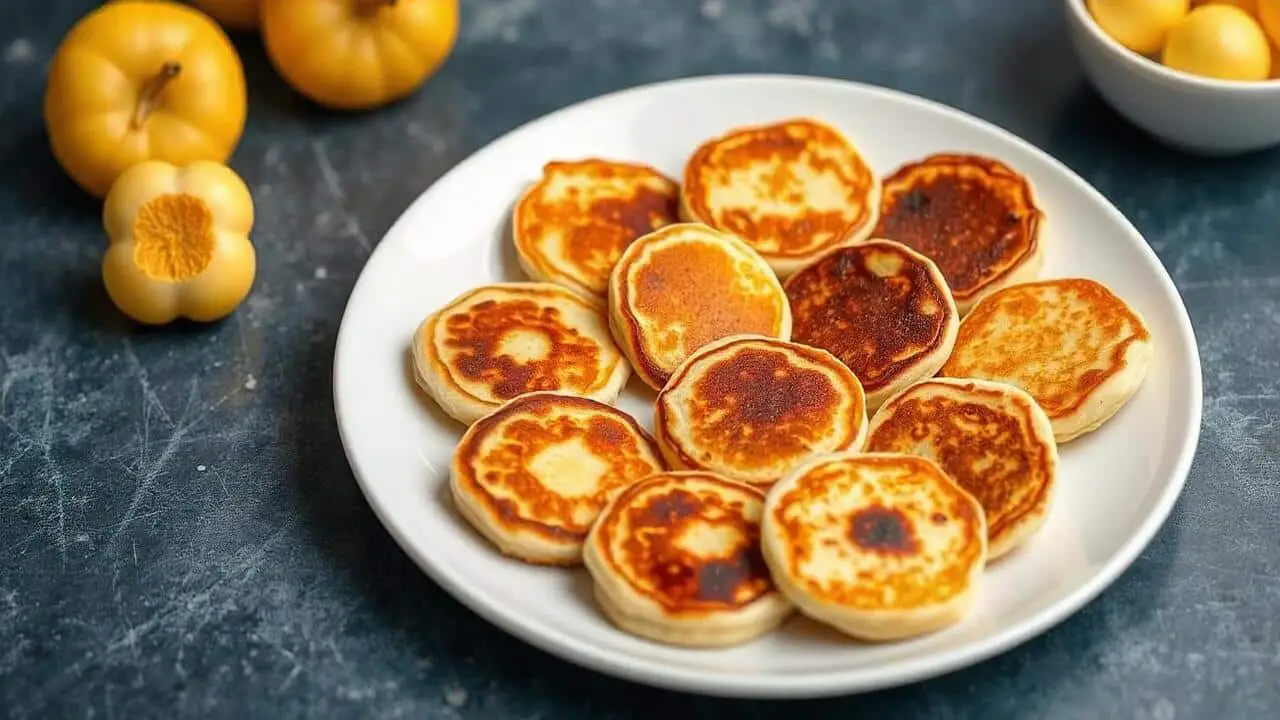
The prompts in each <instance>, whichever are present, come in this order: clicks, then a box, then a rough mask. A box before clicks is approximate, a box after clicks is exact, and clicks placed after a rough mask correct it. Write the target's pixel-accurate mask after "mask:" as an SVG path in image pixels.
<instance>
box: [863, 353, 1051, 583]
mask: <svg viewBox="0 0 1280 720" xmlns="http://www.w3.org/2000/svg"><path fill="white" fill-rule="evenodd" d="M866 451H867V452H888V453H907V454H910V455H919V456H921V457H925V458H928V459H930V460H932V461H934V462H936V463H938V466H939V467H941V468H942V470H943V472H945V473H946V474H947V476H948V477H950V478H951V479H952V480H954V481H955V482H957V483H959V484H960V487H962V488H964V489H965V490H966V491H968V492H969V494H970V495H973V496H974V497H975V498H977V500H978V502H979V503H981V504H982V510H983V514H984V515H985V516H986V520H987V560H988V562H989V561H991V560H994V559H995V558H998V557H1000V556H1002V555H1004V554H1005V553H1008V552H1009V551H1011V550H1013V549H1014V548H1015V547H1017V546H1018V545H1020V544H1021V543H1023V542H1024V541H1026V540H1027V539H1028V538H1030V537H1031V536H1032V535H1034V534H1035V533H1036V531H1038V530H1039V529H1040V527H1041V526H1042V525H1043V524H1044V520H1045V517H1046V516H1047V515H1048V513H1049V506H1050V503H1051V502H1052V500H1053V492H1054V489H1055V487H1056V486H1057V477H1058V446H1057V443H1056V442H1054V439H1053V426H1052V425H1051V424H1050V423H1049V418H1048V417H1047V416H1046V415H1045V414H1044V411H1043V410H1041V409H1040V406H1039V405H1037V404H1036V401H1035V399H1034V398H1032V397H1031V396H1030V395H1028V394H1027V393H1026V392H1024V391H1023V390H1020V389H1018V388H1016V387H1014V386H1012V385H1006V384H1004V383H997V382H991V381H989V380H976V379H973V378H963V379H958V378H931V379H928V380H921V381H920V382H918V383H916V384H915V385H912V386H911V387H909V388H907V389H906V390H904V391H902V392H901V393H899V394H897V395H895V396H893V397H892V398H889V400H888V402H886V403H885V404H884V405H881V406H880V410H879V411H877V412H876V414H875V417H873V418H872V419H871V429H870V430H869V431H868V435H867V444H866Z"/></svg>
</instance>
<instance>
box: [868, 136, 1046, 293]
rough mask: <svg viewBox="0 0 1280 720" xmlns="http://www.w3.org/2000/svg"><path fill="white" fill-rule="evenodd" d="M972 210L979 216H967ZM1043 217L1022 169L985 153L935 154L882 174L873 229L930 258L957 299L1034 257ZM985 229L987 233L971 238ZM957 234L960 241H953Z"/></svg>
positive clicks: (976, 290) (1012, 270)
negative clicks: (961, 180) (966, 178)
mask: <svg viewBox="0 0 1280 720" xmlns="http://www.w3.org/2000/svg"><path fill="white" fill-rule="evenodd" d="M962 174H963V175H973V174H976V175H977V176H978V177H976V178H970V179H971V180H973V182H972V183H966V184H962V183H959V182H957V179H958V178H959V177H961V175H962ZM975 212H980V213H982V215H983V217H981V218H980V219H979V220H977V221H974V222H967V223H966V222H964V221H965V219H966V218H968V217H969V215H970V214H971V213H975ZM1043 221H1044V212H1043V211H1042V210H1041V209H1040V208H1039V207H1038V206H1037V205H1036V199H1035V193H1034V191H1033V188H1032V186H1031V183H1030V181H1028V180H1027V178H1026V177H1025V176H1024V175H1022V174H1021V173H1019V172H1017V171H1016V170H1014V169H1013V168H1011V167H1009V166H1008V165H1006V164H1004V163H1002V162H1000V161H999V160H996V159H994V158H990V157H987V156H983V155H975V154H960V153H938V154H934V155H929V156H927V157H925V158H923V159H921V160H918V161H915V162H909V163H906V164H904V165H902V166H901V167H900V168H898V169H897V170H895V171H894V172H893V173H892V174H891V175H889V176H888V177H886V178H884V180H883V181H882V182H881V190H880V213H879V219H878V221H877V223H876V228H875V230H873V231H872V234H873V235H875V236H876V237H887V238H891V239H893V240H896V241H898V242H900V243H902V244H904V245H906V246H908V247H911V248H913V249H915V250H917V251H919V252H920V253H922V254H924V255H925V256H927V257H929V258H930V259H931V260H933V261H934V262H935V263H936V264H937V265H938V269H939V270H941V271H942V274H943V276H944V277H945V278H946V279H947V285H948V286H949V287H950V288H951V293H952V295H953V296H954V297H955V298H956V300H958V301H966V300H968V299H970V298H972V297H974V296H975V295H977V294H978V293H980V292H982V291H983V290H984V289H985V288H987V287H989V286H991V285H992V284H994V283H998V282H1000V281H1001V280H1003V279H1004V278H1005V277H1007V276H1008V275H1009V274H1011V273H1013V272H1014V271H1016V270H1017V269H1018V267H1019V266H1020V265H1022V263H1023V262H1024V261H1025V260H1027V259H1028V258H1031V257H1034V256H1035V254H1036V252H1037V251H1038V248H1039V243H1040V238H1039V236H1040V232H1039V231H1040V225H1041V224H1042V223H1043ZM957 225H961V227H957ZM982 230H986V231H988V232H989V233H990V237H985V236H984V237H977V238H976V239H975V236H976V235H977V234H978V233H980V232H981V231H982ZM957 235H959V236H960V237H962V241H961V242H959V243H956V244H952V242H953V240H954V239H955V238H956V237H957ZM993 269H994V270H995V273H994V274H989V273H991V271H992V270H993ZM988 274H989V275H988Z"/></svg>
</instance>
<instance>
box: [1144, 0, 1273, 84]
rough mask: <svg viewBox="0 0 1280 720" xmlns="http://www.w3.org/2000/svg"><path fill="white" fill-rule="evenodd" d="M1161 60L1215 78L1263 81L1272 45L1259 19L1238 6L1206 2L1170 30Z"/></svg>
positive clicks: (1265, 76)
mask: <svg viewBox="0 0 1280 720" xmlns="http://www.w3.org/2000/svg"><path fill="white" fill-rule="evenodd" d="M1160 60H1161V62H1163V63H1164V64H1165V65H1168V66H1169V67H1171V68H1174V69H1175V70H1181V71H1183V72H1188V73H1192V74H1194V75H1201V76H1203V77H1209V78H1216V79H1218V80H1265V79H1267V77H1268V76H1269V75H1270V74H1271V46H1270V44H1268V43H1267V35H1266V33H1264V32H1263V31H1262V27H1261V26H1259V25H1258V22H1257V21H1256V20H1254V19H1253V18H1252V17H1250V16H1249V14H1248V13H1246V12H1245V11H1243V10H1241V9H1240V8H1235V7H1231V6H1230V5H1206V6H1204V7H1199V8H1196V9H1195V10H1192V11H1191V12H1190V13H1188V14H1187V17H1186V18H1185V19H1183V21H1182V22H1180V23H1178V24H1177V25H1175V26H1174V27H1173V29H1172V30H1170V31H1169V39H1168V41H1167V42H1166V43H1165V46H1164V54H1163V55H1162V56H1161V58H1160Z"/></svg>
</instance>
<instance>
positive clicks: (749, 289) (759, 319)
mask: <svg viewBox="0 0 1280 720" xmlns="http://www.w3.org/2000/svg"><path fill="white" fill-rule="evenodd" d="M609 321H610V329H611V330H612V331H613V336H614V338H615V339H616V340H617V342H618V345H619V346H620V347H621V348H622V351H623V352H624V353H625V354H626V356H627V359H628V360H630V361H631V365H632V367H633V368H634V369H635V372H636V374H637V375H639V376H640V378H641V379H642V380H644V382H645V383H646V384H647V385H649V387H651V388H653V389H655V390H661V389H662V386H663V385H665V384H666V382H667V378H668V377H670V375H671V373H672V372H674V371H675V369H676V368H677V367H678V366H679V365H680V363H682V362H684V360H685V358H687V357H688V356H689V355H690V354H692V353H693V352H694V351H695V350H697V349H698V348H700V347H702V346H703V345H706V344H707V343H709V342H711V341H713V340H719V339H720V338H723V337H728V336H729V335H738V334H754V335H767V336H770V337H778V338H782V339H784V340H785V339H787V338H788V337H789V336H790V334H791V309H790V307H789V305H788V303H787V296H786V293H784V292H783V291H782V285H781V284H780V283H779V282H778V279H777V277H776V276H775V275H774V274H773V271H772V270H770V269H769V266H768V265H766V264H765V262H764V260H762V259H761V258H760V256H759V255H758V254H756V252H755V251H754V250H752V249H751V248H750V247H749V246H748V245H747V244H746V243H744V242H743V241H742V240H740V239H738V238H736V237H734V236H733V235H730V234H729V233H724V232H720V231H718V230H714V229H712V228H710V227H707V226H706V225H701V224H698V223H676V224H673V225H667V226H666V227H663V228H661V229H659V230H655V231H653V232H651V233H649V234H648V235H645V236H643V237H641V238H639V239H637V240H636V241H635V242H633V243H631V245H630V246H628V247H627V249H626V250H625V251H624V252H623V253H622V257H621V258H620V259H619V260H618V263H617V265H615V266H614V269H613V275H612V276H611V277H610V280H609Z"/></svg>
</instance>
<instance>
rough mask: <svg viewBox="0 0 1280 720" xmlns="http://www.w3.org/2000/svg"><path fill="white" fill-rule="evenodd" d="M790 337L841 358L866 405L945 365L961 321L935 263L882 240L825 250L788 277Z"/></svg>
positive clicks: (877, 402)
mask: <svg viewBox="0 0 1280 720" xmlns="http://www.w3.org/2000/svg"><path fill="white" fill-rule="evenodd" d="M785 287H786V292H787V296H788V297H789V298H790V302H791V312H792V322H793V326H792V333H791V335H792V338H791V339H792V340H794V341H795V342H799V343H803V344H805V345H810V346H812V347H818V348H822V349H824V350H827V351H828V352H830V353H831V354H833V355H835V356H836V357H837V358H839V359H840V361H841V362H843V363H844V364H845V365H847V366H848V367H849V369H851V370H853V373H854V375H857V376H858V380H859V381H860V382H861V383H862V389H863V390H864V391H865V392H866V398H867V410H868V412H874V411H875V409H876V408H878V407H879V406H880V403H882V402H884V400H885V399H886V398H888V397H889V396H890V395H892V394H894V393H896V392H898V391H899V390H901V389H902V388H905V387H906V386H908V385H910V384H911V383H913V382H915V381H916V380H919V379H921V378H924V377H929V376H931V375H933V374H934V373H935V372H937V370H938V368H940V367H942V363H943V362H945V361H946V359H947V356H948V355H949V354H950V353H951V347H952V344H953V343H954V342H955V337H956V328H957V327H958V324H959V319H958V313H957V312H956V306H955V302H954V301H953V300H952V299H951V292H950V291H949V290H948V289H947V283H946V280H944V279H943V277H942V273H941V272H939V270H938V267H937V266H936V265H934V263H933V261H931V260H929V259H928V258H926V257H924V256H923V255H921V254H920V253H918V252H916V251H914V250H912V249H910V248H908V247H906V246H905V245H902V244H900V243H897V242H893V241H890V240H883V239H873V240H867V241H866V242H862V243H857V244H853V245H846V246H843V247H839V248H836V249H834V250H831V251H829V252H827V253H826V254H825V255H823V256H822V257H820V258H818V259H817V260H815V261H814V262H813V263H812V264H810V265H808V266H807V267H805V268H804V269H802V270H801V271H800V272H798V273H796V274H795V275H792V276H791V277H790V278H788V279H787V282H786V285H785Z"/></svg>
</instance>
